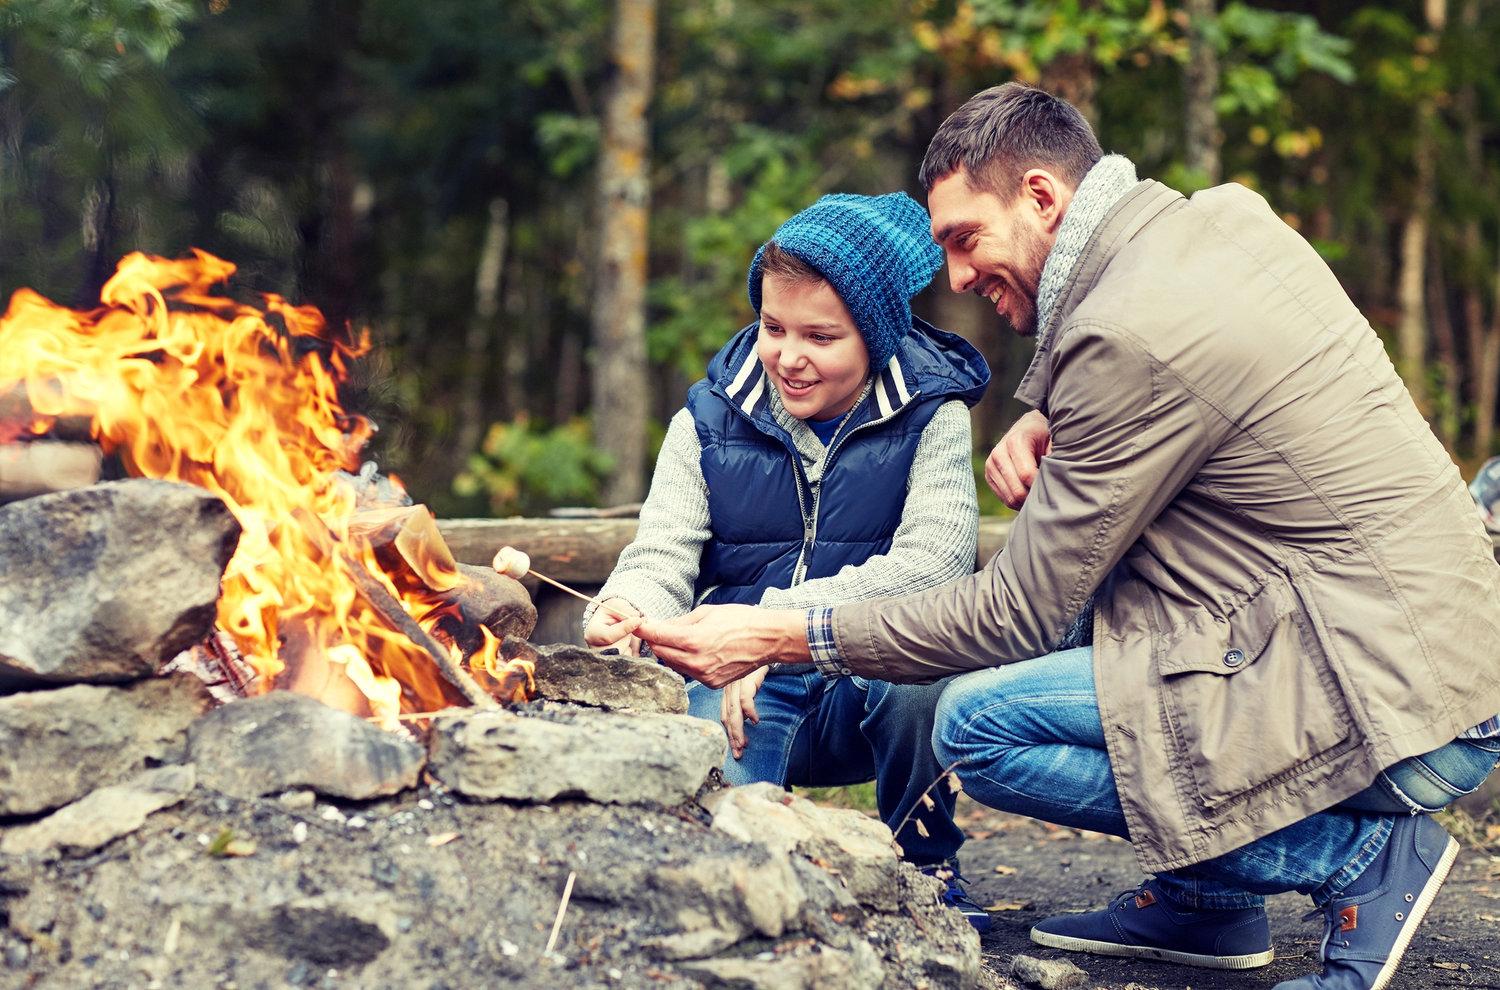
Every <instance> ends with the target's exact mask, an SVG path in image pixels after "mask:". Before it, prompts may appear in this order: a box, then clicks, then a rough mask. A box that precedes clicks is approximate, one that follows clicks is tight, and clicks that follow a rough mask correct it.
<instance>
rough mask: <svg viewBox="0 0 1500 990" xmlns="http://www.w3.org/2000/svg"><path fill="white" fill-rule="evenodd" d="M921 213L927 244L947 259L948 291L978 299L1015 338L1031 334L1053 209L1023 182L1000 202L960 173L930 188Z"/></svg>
mask: <svg viewBox="0 0 1500 990" xmlns="http://www.w3.org/2000/svg"><path fill="white" fill-rule="evenodd" d="M1030 174H1031V173H1028V175H1030ZM1049 178H1050V177H1049ZM927 210H928V212H929V213H930V214H932V239H933V240H934V241H936V242H937V243H938V246H939V247H941V248H942V249H943V254H944V255H946V256H947V259H948V283H949V285H950V286H952V288H953V291H954V292H972V293H974V294H975V295H977V296H983V297H984V298H985V299H988V300H989V301H990V303H991V304H992V305H993V306H994V307H995V312H996V313H999V314H1000V315H1001V316H1003V317H1005V318H1006V319H1007V320H1009V321H1010V325H1011V327H1013V328H1014V329H1015V331H1016V333H1018V334H1020V335H1021V336H1023V337H1030V336H1032V335H1033V334H1035V333H1036V331H1037V325H1036V323H1037V313H1036V295H1037V287H1038V286H1039V285H1041V281H1042V267H1043V266H1044V265H1045V264H1046V263H1047V255H1048V253H1049V252H1051V250H1052V245H1053V244H1054V243H1056V241H1057V226H1056V219H1057V217H1060V213H1059V212H1057V210H1056V204H1055V203H1054V204H1052V206H1051V207H1050V208H1049V206H1048V205H1047V201H1046V200H1045V198H1044V199H1043V201H1042V202H1040V203H1039V201H1038V199H1037V197H1036V196H1035V195H1033V194H1032V193H1031V192H1030V191H1027V190H1026V188H1025V186H1024V183H1023V187H1022V189H1021V190H1018V191H1017V195H1016V196H1014V197H1012V198H1011V199H1010V200H1009V201H1006V200H1005V199H1004V198H1003V197H1001V196H998V195H996V194H995V193H992V192H987V191H985V190H982V189H976V188H974V186H972V185H970V183H969V178H968V173H966V172H964V171H963V170H962V169H960V170H959V171H957V172H954V173H953V174H952V175H949V176H947V177H946V178H943V179H940V180H938V182H937V184H935V185H934V186H933V187H932V191H931V192H929V193H928V194H927ZM1054 213H1056V214H1057V216H1056V217H1054V215H1053V214H1054Z"/></svg>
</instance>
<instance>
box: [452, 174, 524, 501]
mask: <svg viewBox="0 0 1500 990" xmlns="http://www.w3.org/2000/svg"><path fill="white" fill-rule="evenodd" d="M509 232H510V204H509V203H507V202H506V201H505V200H503V199H500V198H499V197H496V198H495V199H492V200H490V211H489V222H488V223H486V224H485V228H484V246H483V247H481V248H480V250H479V266H478V267H477V268H476V269H475V272H474V315H473V316H472V317H470V319H469V329H468V332H467V333H465V334H464V363H463V377H462V379H461V380H460V382H459V391H458V431H457V434H456V436H455V437H454V438H453V450H452V451H451V453H452V455H453V465H454V473H455V474H456V473H457V472H458V471H460V470H462V469H463V466H464V465H465V464H467V463H468V460H469V455H470V454H472V453H473V452H474V450H475V448H477V447H478V446H479V438H480V437H481V436H483V435H484V427H485V421H486V419H487V418H488V417H487V416H486V415H485V413H486V410H485V403H484V385H485V378H486V377H487V373H488V372H489V370H490V367H491V354H490V340H491V338H492V336H493V334H494V326H495V317H496V316H497V315H498V314H499V312H500V283H501V280H502V279H503V277H504V275H505V248H506V242H507V240H508V236H507V235H508V234H509Z"/></svg>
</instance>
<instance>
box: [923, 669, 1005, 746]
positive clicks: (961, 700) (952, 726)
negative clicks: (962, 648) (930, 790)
mask: <svg viewBox="0 0 1500 990" xmlns="http://www.w3.org/2000/svg"><path fill="white" fill-rule="evenodd" d="M979 681H980V678H979V677H977V676H976V675H974V674H964V675H962V676H959V677H955V678H953V679H952V680H950V681H949V682H947V683H946V684H945V685H944V686H943V688H944V689H943V693H942V696H941V697H940V698H939V699H938V702H937V707H936V710H935V712H934V714H933V725H932V751H933V753H935V754H936V755H937V758H938V761H939V762H940V763H942V764H943V766H945V767H947V766H952V765H954V764H960V765H961V764H963V763H966V762H968V759H967V758H968V756H969V755H970V754H969V753H967V752H966V749H967V746H968V743H969V731H968V729H969V723H970V722H971V721H972V719H973V716H974V711H975V709H976V707H977V706H978V705H980V704H982V703H983V700H984V698H986V697H992V693H991V692H990V691H989V690H988V689H986V688H984V687H983V686H982V685H981V684H980V683H979Z"/></svg>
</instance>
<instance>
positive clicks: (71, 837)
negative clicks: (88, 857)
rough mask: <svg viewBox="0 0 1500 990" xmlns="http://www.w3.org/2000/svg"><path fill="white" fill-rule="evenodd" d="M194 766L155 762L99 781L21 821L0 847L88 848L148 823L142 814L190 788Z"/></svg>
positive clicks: (15, 850)
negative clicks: (122, 779)
mask: <svg viewBox="0 0 1500 990" xmlns="http://www.w3.org/2000/svg"><path fill="white" fill-rule="evenodd" d="M193 782H194V777H193V766H192V764H191V763H189V764H186V765H179V766H165V767H157V768H155V769H154V770H147V771H145V772H144V773H142V774H140V775H138V776H136V777H135V778H134V779H132V780H129V781H127V782H126V783H123V784H115V785H114V786H112V787H101V788H100V789H99V790H97V791H94V792H93V793H92V794H89V795H87V796H85V797H83V798H80V799H79V800H77V801H74V802H73V803H72V804H70V805H68V806H67V807H65V808H63V809H61V810H60V811H55V812H53V813H52V814H50V815H48V816H47V817H46V818H43V819H42V820H41V821H39V822H32V823H31V824H30V825H22V826H20V827H19V828H13V829H11V830H10V831H8V832H6V833H5V835H4V837H3V838H0V853H5V854H6V855H7V856H21V855H26V854H28V853H41V854H43V855H46V856H49V857H50V856H55V855H56V854H59V853H68V854H71V853H82V852H92V851H93V850H95V849H98V848H99V847H100V846H102V845H104V844H105V843H107V842H110V841H113V840H114V839H118V838H119V837H120V836H122V835H129V834H130V833H131V832H134V831H135V830H136V829H138V828H140V827H141V826H142V825H144V824H146V816H148V815H151V814H154V813H155V812H158V811H160V810H161V809H163V808H169V807H171V806H172V805H174V804H177V803H179V802H180V801H181V800H182V799H183V798H185V797H187V796H188V794H189V793H191V791H192V789H193Z"/></svg>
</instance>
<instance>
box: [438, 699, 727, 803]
mask: <svg viewBox="0 0 1500 990" xmlns="http://www.w3.org/2000/svg"><path fill="white" fill-rule="evenodd" d="M429 745H430V751H431V756H430V758H429V761H428V768H429V769H430V770H431V771H432V773H433V775H434V776H436V777H437V778H438V779H439V780H441V781H442V782H443V783H445V784H447V785H448V786H449V787H451V788H453V789H454V790H457V791H459V792H461V793H463V794H466V795H468V796H469V797H474V798H482V799H485V800H497V799H499V800H506V801H524V802H539V801H551V800H552V799H554V798H560V797H584V798H588V799H589V800H591V801H599V802H602V803H606V804H667V805H671V804H678V803H680V802H683V801H686V800H687V799H688V798H691V797H692V796H693V795H694V794H696V793H697V791H698V788H699V787H700V786H701V785H702V784H703V780H704V778H705V777H706V776H707V774H708V771H709V770H710V769H712V768H713V767H716V766H718V765H719V761H720V759H721V758H722V756H723V753H724V730H723V729H721V728H720V727H719V726H718V725H716V724H714V723H713V722H708V721H705V720H703V719H697V718H690V717H689V716H686V715H621V714H617V713H614V712H599V711H591V710H587V709H565V710H560V711H555V712H551V713H548V714H547V715H534V716H523V715H517V714H514V713H512V712H507V711H478V712H466V713H464V714H461V715H445V716H439V717H438V718H437V720H436V722H435V724H434V729H433V733H432V739H431V742H430V744H429Z"/></svg>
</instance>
